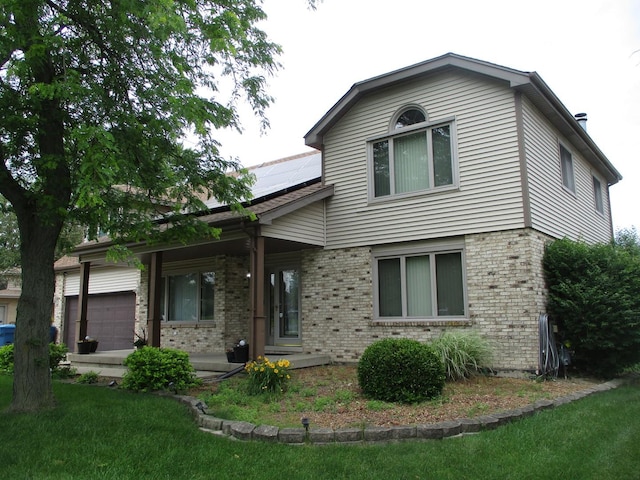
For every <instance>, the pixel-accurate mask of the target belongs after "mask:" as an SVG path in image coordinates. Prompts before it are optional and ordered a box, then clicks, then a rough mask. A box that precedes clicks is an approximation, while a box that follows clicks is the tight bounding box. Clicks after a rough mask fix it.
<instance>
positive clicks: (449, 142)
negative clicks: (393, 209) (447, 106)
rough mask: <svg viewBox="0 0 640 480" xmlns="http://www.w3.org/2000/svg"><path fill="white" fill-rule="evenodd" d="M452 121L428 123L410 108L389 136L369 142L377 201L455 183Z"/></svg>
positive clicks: (422, 115) (399, 119) (373, 192)
mask: <svg viewBox="0 0 640 480" xmlns="http://www.w3.org/2000/svg"><path fill="white" fill-rule="evenodd" d="M453 130H454V123H453V120H450V121H447V122H437V123H434V122H427V121H426V117H425V114H424V113H422V112H421V111H420V110H418V109H415V108H411V109H409V110H406V111H404V112H403V113H402V114H401V115H400V116H399V117H398V119H397V120H396V121H395V122H393V129H392V131H391V132H390V134H388V135H385V136H382V137H377V138H373V139H370V140H369V156H370V158H371V164H370V166H371V171H372V182H373V188H372V196H373V197H374V198H381V197H388V196H394V195H403V194H409V193H412V192H421V191H428V190H433V189H437V188H441V187H448V186H452V185H454V183H455V158H454V156H455V155H454V142H453V134H454V132H453Z"/></svg>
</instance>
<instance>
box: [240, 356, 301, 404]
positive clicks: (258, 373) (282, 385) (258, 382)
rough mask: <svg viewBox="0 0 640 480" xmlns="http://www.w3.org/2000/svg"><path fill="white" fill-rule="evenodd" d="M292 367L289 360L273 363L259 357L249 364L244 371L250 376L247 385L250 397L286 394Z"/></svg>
mask: <svg viewBox="0 0 640 480" xmlns="http://www.w3.org/2000/svg"><path fill="white" fill-rule="evenodd" d="M290 367H291V363H290V362H289V360H286V359H280V360H278V361H277V362H272V361H271V360H269V359H268V358H267V357H258V359H257V360H254V361H252V362H249V363H247V365H246V366H245V367H244V369H245V371H246V372H247V374H248V375H249V381H248V383H247V391H248V393H249V395H260V394H262V393H276V394H280V393H284V392H286V391H287V387H288V386H289V382H290V380H291V375H290V374H289V368H290Z"/></svg>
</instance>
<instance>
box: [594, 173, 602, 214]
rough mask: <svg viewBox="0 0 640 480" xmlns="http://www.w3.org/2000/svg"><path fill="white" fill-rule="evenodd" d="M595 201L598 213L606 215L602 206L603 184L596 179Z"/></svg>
mask: <svg viewBox="0 0 640 480" xmlns="http://www.w3.org/2000/svg"><path fill="white" fill-rule="evenodd" d="M593 200H594V202H595V207H596V212H598V213H604V208H603V206H602V184H601V183H600V180H598V179H597V178H596V177H593Z"/></svg>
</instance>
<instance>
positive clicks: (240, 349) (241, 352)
mask: <svg viewBox="0 0 640 480" xmlns="http://www.w3.org/2000/svg"><path fill="white" fill-rule="evenodd" d="M248 361H249V344H248V343H247V342H245V341H244V340H240V341H238V343H237V344H236V345H235V346H234V347H233V362H234V363H247V362H248Z"/></svg>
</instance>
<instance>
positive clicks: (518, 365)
mask: <svg viewBox="0 0 640 480" xmlns="http://www.w3.org/2000/svg"><path fill="white" fill-rule="evenodd" d="M547 240H548V238H547V237H545V236H544V235H541V234H539V233H537V232H535V231H533V230H530V229H523V230H513V231H502V232H495V233H487V234H477V235H468V236H466V237H465V261H466V282H467V300H468V313H469V319H468V320H454V321H439V320H432V321H414V322H411V321H375V320H374V319H373V284H372V271H371V270H372V261H371V249H370V248H348V249H342V250H313V251H308V252H306V253H305V254H304V255H303V260H302V311H303V317H302V332H303V333H302V336H303V351H304V352H307V353H325V354H329V355H331V357H332V358H333V359H334V360H335V361H342V362H348V361H352V362H353V361H357V360H358V359H359V357H360V355H361V354H362V352H363V351H364V349H365V348H366V347H367V345H369V344H371V343H372V342H374V341H376V340H378V339H382V338H387V337H399V338H400V337H403V338H413V339H416V340H419V341H424V342H426V341H429V340H431V339H433V338H435V337H437V336H438V335H440V334H441V333H442V332H444V331H445V330H450V329H456V330H457V329H472V330H474V331H477V332H478V333H480V334H481V335H482V336H483V337H485V338H487V339H488V340H489V342H490V344H491V345H492V347H493V349H494V352H495V357H494V360H493V365H492V366H493V367H494V368H496V369H498V370H535V369H536V368H537V365H538V316H539V314H540V313H541V312H544V308H545V295H546V290H545V286H544V278H543V272H542V255H543V253H544V245H545V242H546V241H547Z"/></svg>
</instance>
